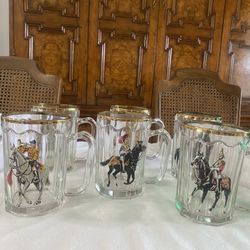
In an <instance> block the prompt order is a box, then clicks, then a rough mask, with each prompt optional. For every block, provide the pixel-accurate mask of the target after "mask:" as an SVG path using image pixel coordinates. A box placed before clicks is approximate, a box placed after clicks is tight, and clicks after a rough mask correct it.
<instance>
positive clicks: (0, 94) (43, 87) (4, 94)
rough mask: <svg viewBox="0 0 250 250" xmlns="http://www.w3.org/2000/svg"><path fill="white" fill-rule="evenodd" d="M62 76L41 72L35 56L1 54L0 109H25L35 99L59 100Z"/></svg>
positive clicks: (54, 101)
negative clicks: (31, 57) (33, 58)
mask: <svg viewBox="0 0 250 250" xmlns="http://www.w3.org/2000/svg"><path fill="white" fill-rule="evenodd" d="M61 87H62V80H61V78H59V77H58V76H55V75H46V74H43V73H42V72H41V71H40V70H39V69H38V68H37V65H36V62H35V61H34V60H30V59H27V58H19V57H10V56H0V113H3V114H6V113H10V112H20V111H28V110H30V108H31V107H32V105H33V104H36V103H40V102H43V103H59V102H60V96H61Z"/></svg>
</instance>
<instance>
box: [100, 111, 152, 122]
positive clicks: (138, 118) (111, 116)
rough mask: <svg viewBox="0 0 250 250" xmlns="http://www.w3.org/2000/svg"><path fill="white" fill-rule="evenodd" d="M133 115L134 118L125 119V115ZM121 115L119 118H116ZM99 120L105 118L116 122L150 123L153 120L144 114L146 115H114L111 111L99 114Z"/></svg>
mask: <svg viewBox="0 0 250 250" xmlns="http://www.w3.org/2000/svg"><path fill="white" fill-rule="evenodd" d="M131 114H133V116H132V117H123V116H125V115H131ZM116 115H119V116H116ZM99 118H105V119H108V120H115V121H126V122H128V121H132V122H136V121H150V120H151V118H150V116H148V115H146V114H144V113H112V111H110V110H106V111H102V112H99V113H98V114H97V119H99Z"/></svg>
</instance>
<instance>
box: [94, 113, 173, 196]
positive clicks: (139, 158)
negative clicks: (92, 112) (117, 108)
mask: <svg viewBox="0 0 250 250" xmlns="http://www.w3.org/2000/svg"><path fill="white" fill-rule="evenodd" d="M152 122H153V119H151V118H150V117H149V116H148V115H145V114H142V113H131V112H130V113H126V112H125V113H113V112H110V111H104V112H101V113H98V115H97V139H96V140H97V164H96V165H97V168H96V181H95V183H96V184H95V185H96V189H97V191H98V192H99V193H100V194H103V195H105V196H109V197H112V198H133V197H136V196H137V195H139V194H140V193H141V192H142V189H143V184H144V168H145V154H146V149H147V146H148V139H149V137H150V136H153V135H159V136H161V137H162V140H163V143H162V144H165V147H166V148H168V149H169V150H168V151H167V152H166V154H165V155H164V159H163V160H162V162H161V164H162V165H163V166H162V167H161V169H164V167H165V166H166V164H167V162H166V160H167V158H168V155H169V154H170V147H169V145H170V144H171V137H170V136H169V134H168V133H167V132H166V131H165V130H164V129H158V130H151V129H150V127H151V124H152ZM163 176H164V171H162V173H161V176H160V177H159V178H163Z"/></svg>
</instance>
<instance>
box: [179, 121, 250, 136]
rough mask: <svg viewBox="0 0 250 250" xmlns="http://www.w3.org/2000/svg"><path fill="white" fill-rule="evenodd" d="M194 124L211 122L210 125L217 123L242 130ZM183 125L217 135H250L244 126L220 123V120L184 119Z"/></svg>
mask: <svg viewBox="0 0 250 250" xmlns="http://www.w3.org/2000/svg"><path fill="white" fill-rule="evenodd" d="M194 124H210V125H215V126H216V125H217V126H219V127H222V128H223V127H228V128H233V129H238V130H241V131H238V132H236V131H231V132H229V131H223V130H217V129H213V128H202V127H198V126H195V125H194ZM181 126H182V127H184V128H188V129H191V130H193V131H195V130H196V131H197V132H205V133H208V134H215V135H227V136H248V137H250V130H248V129H245V128H242V127H238V126H234V125H232V124H226V123H220V122H213V121H184V122H183V123H182V124H181Z"/></svg>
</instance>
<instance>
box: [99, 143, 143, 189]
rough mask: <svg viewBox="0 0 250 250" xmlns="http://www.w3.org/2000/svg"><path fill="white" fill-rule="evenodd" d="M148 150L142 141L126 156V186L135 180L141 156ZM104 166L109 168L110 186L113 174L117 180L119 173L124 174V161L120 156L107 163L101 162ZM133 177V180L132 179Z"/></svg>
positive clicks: (110, 159)
mask: <svg viewBox="0 0 250 250" xmlns="http://www.w3.org/2000/svg"><path fill="white" fill-rule="evenodd" d="M145 150H146V146H145V145H143V143H142V141H137V143H136V145H135V146H134V147H133V149H132V150H130V151H129V152H128V153H127V154H126V155H125V156H124V171H125V172H126V174H127V182H125V183H124V184H126V185H129V184H131V183H132V182H133V181H134V180H135V170H136V165H137V163H138V161H139V160H140V154H141V153H142V152H143V151H145ZM100 164H101V165H102V166H106V165H108V166H109V171H108V184H107V186H108V187H109V186H110V175H111V174H112V175H113V176H114V177H115V178H117V177H116V175H117V174H118V173H122V171H123V168H122V160H121V158H120V157H119V156H111V157H110V158H109V159H107V160H106V161H103V162H100ZM131 177H132V180H130V178H131Z"/></svg>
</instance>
